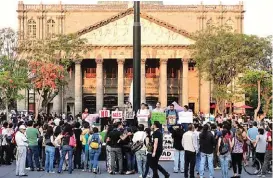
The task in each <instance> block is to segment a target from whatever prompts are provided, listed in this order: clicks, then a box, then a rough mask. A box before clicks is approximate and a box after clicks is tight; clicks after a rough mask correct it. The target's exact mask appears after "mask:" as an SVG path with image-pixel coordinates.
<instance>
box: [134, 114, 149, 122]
mask: <svg viewBox="0 0 273 178" xmlns="http://www.w3.org/2000/svg"><path fill="white" fill-rule="evenodd" d="M148 117H149V114H138V115H137V121H138V122H148Z"/></svg>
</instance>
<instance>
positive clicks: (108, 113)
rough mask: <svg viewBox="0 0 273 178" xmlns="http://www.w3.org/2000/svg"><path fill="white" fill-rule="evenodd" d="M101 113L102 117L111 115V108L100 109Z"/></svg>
mask: <svg viewBox="0 0 273 178" xmlns="http://www.w3.org/2000/svg"><path fill="white" fill-rule="evenodd" d="M99 114H100V117H110V111H109V110H100V112H99Z"/></svg>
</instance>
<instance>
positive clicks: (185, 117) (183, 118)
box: [178, 111, 193, 124]
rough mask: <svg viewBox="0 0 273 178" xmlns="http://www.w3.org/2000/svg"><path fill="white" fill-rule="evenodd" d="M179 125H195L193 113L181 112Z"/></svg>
mask: <svg viewBox="0 0 273 178" xmlns="http://www.w3.org/2000/svg"><path fill="white" fill-rule="evenodd" d="M178 116H179V119H178V124H182V123H193V113H192V112H184V111H182V112H179V113H178Z"/></svg>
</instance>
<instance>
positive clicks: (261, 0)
mask: <svg viewBox="0 0 273 178" xmlns="http://www.w3.org/2000/svg"><path fill="white" fill-rule="evenodd" d="M243 1H244V8H245V10H246V12H245V19H244V32H245V33H246V34H255V35H259V36H268V35H273V0H243ZM23 2H24V3H27V4H39V3H40V2H43V3H45V4H48V3H51V4H52V3H59V2H60V0H23ZM163 2H164V4H200V2H201V1H200V0H165V1H163ZM62 3H65V4H95V3H97V1H96V0H62ZM219 3H220V0H203V4H219ZM238 3H239V1H238V0H222V4H238ZM17 4H18V0H0V28H3V27H12V28H14V29H17V13H16V9H17Z"/></svg>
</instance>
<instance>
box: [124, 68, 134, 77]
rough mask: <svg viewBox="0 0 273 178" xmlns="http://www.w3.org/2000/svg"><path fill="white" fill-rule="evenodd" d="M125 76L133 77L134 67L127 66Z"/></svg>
mask: <svg viewBox="0 0 273 178" xmlns="http://www.w3.org/2000/svg"><path fill="white" fill-rule="evenodd" d="M125 74H126V75H125V77H126V78H133V68H132V67H130V68H127V69H126V71H125Z"/></svg>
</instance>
